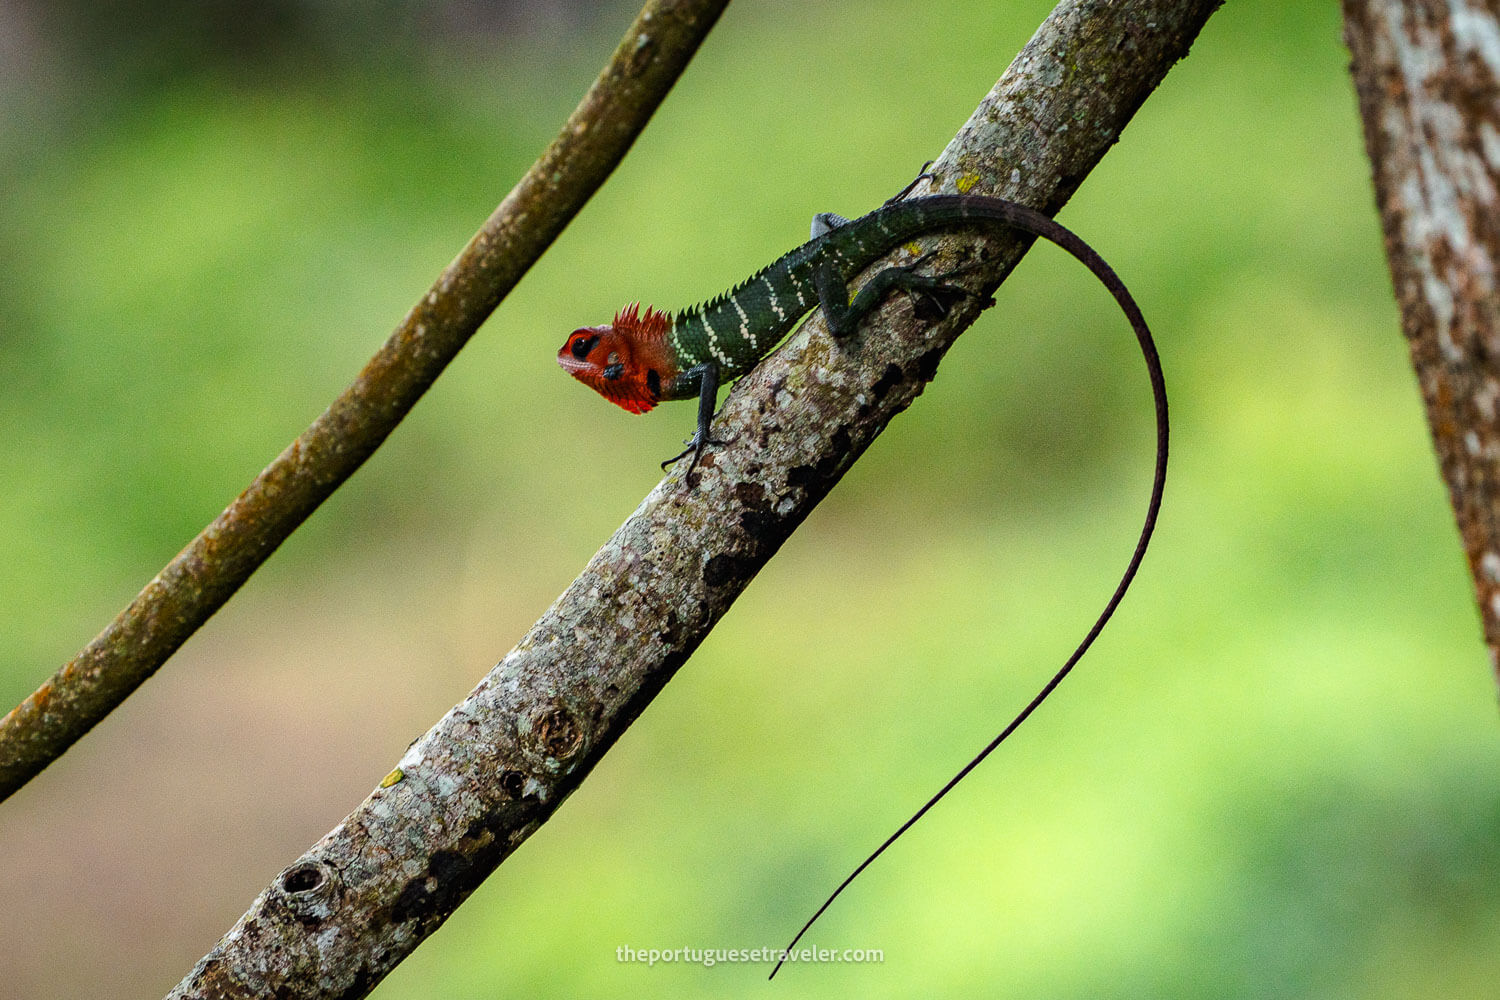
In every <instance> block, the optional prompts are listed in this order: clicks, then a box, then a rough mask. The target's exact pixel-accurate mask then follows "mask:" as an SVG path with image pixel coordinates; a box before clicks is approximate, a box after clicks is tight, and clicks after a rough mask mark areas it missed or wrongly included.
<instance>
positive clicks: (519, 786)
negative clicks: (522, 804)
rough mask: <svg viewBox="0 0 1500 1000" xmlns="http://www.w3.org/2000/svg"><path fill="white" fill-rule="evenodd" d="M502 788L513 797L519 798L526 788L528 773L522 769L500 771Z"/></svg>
mask: <svg viewBox="0 0 1500 1000" xmlns="http://www.w3.org/2000/svg"><path fill="white" fill-rule="evenodd" d="M500 789H501V790H502V791H503V792H505V794H506V795H509V796H510V797H511V798H513V799H519V798H520V797H521V793H522V792H523V791H525V790H526V775H524V774H522V773H521V772H520V771H513V770H505V771H501V772H500Z"/></svg>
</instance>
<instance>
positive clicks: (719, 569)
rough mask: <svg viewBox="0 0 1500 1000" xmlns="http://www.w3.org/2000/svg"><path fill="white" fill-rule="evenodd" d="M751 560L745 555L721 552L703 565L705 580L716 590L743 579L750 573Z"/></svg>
mask: <svg viewBox="0 0 1500 1000" xmlns="http://www.w3.org/2000/svg"><path fill="white" fill-rule="evenodd" d="M748 562H749V560H747V559H745V558H744V557H743V556H737V555H732V554H730V553H728V552H720V553H719V554H718V555H716V556H714V557H712V558H711V559H709V560H708V562H707V563H705V564H704V566H703V582H704V583H706V584H708V586H709V587H710V588H712V589H714V590H717V589H718V588H720V587H724V586H727V585H729V584H731V583H734V582H736V581H738V580H742V579H744V578H745V576H746V575H747V574H748V573H749V571H750V567H749V566H748V565H747V563H748Z"/></svg>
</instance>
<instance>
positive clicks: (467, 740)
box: [171, 0, 1218, 1000]
mask: <svg viewBox="0 0 1500 1000" xmlns="http://www.w3.org/2000/svg"><path fill="white" fill-rule="evenodd" d="M1217 7H1218V0H1067V2H1064V3H1062V4H1061V5H1059V6H1058V8H1057V9H1056V10H1055V11H1054V12H1053V14H1052V15H1051V16H1050V17H1049V18H1048V19H1047V21H1046V23H1044V24H1043V26H1042V27H1041V29H1040V30H1039V31H1038V33H1037V35H1036V37H1034V38H1033V39H1032V41H1031V42H1030V43H1029V44H1028V45H1027V47H1026V48H1025V50H1024V51H1023V52H1022V53H1021V55H1020V56H1019V57H1018V58H1017V59H1016V60H1015V62H1014V63H1013V64H1012V65H1011V67H1010V69H1009V70H1008V71H1007V72H1006V74H1005V76H1004V78H1002V79H1001V81H1000V82H999V83H998V84H997V85H996V87H995V88H994V90H993V91H992V92H991V93H990V94H989V95H988V96H987V97H986V98H985V100H984V102H983V103H982V104H981V105H980V107H979V109H978V110H977V111H976V112H975V113H974V115H973V117H972V118H971V119H970V120H969V122H968V123H967V124H966V125H965V126H964V128H963V130H962V131H961V132H960V133H959V135H958V136H957V137H956V138H955V139H954V141H953V142H952V143H951V144H950V145H949V147H948V149H947V150H946V151H945V152H944V154H943V156H942V158H941V159H940V160H939V161H938V162H937V164H935V166H934V168H933V169H934V172H935V173H936V174H937V176H938V180H937V182H936V183H937V185H938V186H941V187H943V188H944V189H947V190H954V189H957V190H962V191H966V192H967V191H972V192H976V193H986V194H999V195H1004V196H1008V197H1012V198H1016V199H1018V200H1022V201H1026V202H1029V203H1030V204H1032V205H1035V206H1039V207H1042V208H1045V209H1049V210H1055V209H1056V208H1058V207H1059V206H1061V205H1062V204H1063V203H1064V202H1065V201H1066V199H1067V197H1068V195H1069V194H1070V193H1071V192H1072V191H1073V190H1074V188H1075V187H1076V186H1077V184H1078V183H1079V182H1080V181H1081V179H1082V178H1083V177H1084V176H1086V175H1087V173H1088V172H1089V170H1090V169H1092V167H1093V166H1094V164H1096V163H1097V162H1098V161H1099V159H1100V157H1102V156H1103V155H1104V153H1105V151H1106V150H1107V149H1108V148H1109V147H1110V145H1112V144H1113V143H1114V142H1115V141H1116V139H1117V138H1118V136H1119V134H1120V130H1121V129H1123V128H1124V126H1125V124H1126V122H1128V121H1129V119H1130V117H1131V115H1132V114H1133V113H1134V111H1135V110H1136V108H1137V107H1139V105H1140V104H1141V102H1142V101H1144V100H1145V98H1146V97H1147V96H1148V95H1149V94H1150V93H1151V91H1152V90H1153V89H1154V88H1155V87H1156V85H1157V84H1158V83H1159V82H1160V81H1161V79H1162V77H1163V76H1164V75H1165V74H1166V72H1167V70H1168V68H1169V67H1170V66H1171V65H1172V64H1173V63H1174V62H1175V61H1176V60H1177V59H1179V58H1181V57H1182V56H1183V55H1185V54H1186V52H1187V49H1188V46H1189V45H1190V43H1191V42H1192V40H1193V38H1194V37H1195V36H1196V35H1197V32H1198V30H1199V29H1200V28H1201V27H1202V25H1203V23H1204V22H1205V21H1206V20H1207V18H1208V17H1209V15H1210V14H1211V13H1212V12H1213V11H1214V9H1216V8H1217ZM1026 242H1027V241H1024V240H1021V239H1006V240H992V241H989V243H988V244H987V245H988V247H989V248H990V249H991V250H993V251H994V256H993V257H992V258H990V259H989V260H988V262H987V265H986V266H987V267H988V269H989V270H988V272H987V273H986V275H985V276H984V277H983V278H981V281H983V282H985V283H986V284H987V285H988V287H993V286H994V285H995V284H997V283H998V281H999V279H1000V277H1001V275H1002V274H1003V273H1004V272H1006V271H1008V270H1009V269H1010V268H1011V267H1012V266H1014V264H1015V262H1016V261H1017V260H1019V258H1020V255H1021V254H1022V253H1023V252H1024V247H1025V245H1026ZM976 311H977V310H976V309H975V308H970V309H969V310H967V312H966V314H965V315H961V316H955V317H953V318H951V319H950V320H947V321H945V322H944V323H942V324H940V325H939V326H937V327H931V328H924V327H923V326H922V325H921V324H919V323H917V322H915V321H914V320H913V318H912V316H911V314H910V310H909V309H908V308H907V307H905V306H904V305H901V304H896V305H893V306H891V307H888V308H886V309H885V310H883V311H882V313H881V315H880V316H879V317H878V318H877V319H876V320H875V321H873V322H871V323H869V324H867V325H866V327H865V329H864V330H863V331H862V332H861V333H860V334H859V335H857V336H856V338H855V342H854V343H853V344H847V345H845V344H836V343H834V342H833V341H832V340H831V339H830V338H829V337H828V336H827V334H826V332H825V330H824V327H823V325H822V322H821V319H819V318H816V317H815V318H814V319H813V320H811V321H809V323H807V324H805V325H804V327H803V329H802V330H801V331H800V332H799V333H797V334H796V335H794V336H793V337H792V338H791V339H790V340H789V341H788V342H787V343H786V344H785V345H783V346H782V348H781V349H780V350H778V351H777V352H775V353H774V354H773V355H772V356H771V357H769V358H767V359H766V360H765V361H764V362H763V363H762V364H761V365H760V367H758V368H757V369H756V370H755V371H754V372H752V373H751V374H750V375H748V376H746V377H745V378H744V379H742V380H741V382H740V383H739V385H738V386H737V387H736V389H735V391H734V392H732V393H731V394H730V397H729V399H728V401H727V402H726V403H725V406H724V410H723V412H722V413H721V414H720V417H719V428H720V430H719V436H720V437H726V438H729V439H731V443H730V444H729V445H728V446H726V447H723V448H718V449H715V450H713V451H712V452H710V453H709V454H708V455H706V456H705V458H704V460H703V462H702V463H701V465H700V467H699V468H700V470H701V471H700V473H699V476H700V480H699V482H697V483H696V485H695V486H694V487H693V488H685V484H684V483H683V482H682V481H681V480H680V478H679V474H678V473H677V472H675V471H674V473H672V474H671V475H669V476H668V477H667V478H666V479H665V480H664V481H663V482H662V483H661V484H660V485H658V487H657V488H656V489H655V490H653V491H652V492H651V494H650V495H649V496H647V497H646V499H645V500H644V501H643V502H642V503H641V505H640V507H639V508H638V509H637V510H636V512H635V513H634V514H633V515H632V516H631V517H630V519H629V520H628V521H627V522H626V523H625V524H624V525H623V526H622V527H621V528H620V529H619V531H618V532H616V534H615V535H614V537H613V538H611V539H610V540H609V542H608V543H606V544H605V546H604V547H603V548H602V549H600V550H599V552H598V553H597V554H595V556H594V557H593V559H591V560H590V561H589V564H588V565H587V566H586V567H585V568H584V570H583V572H582V574H581V575H580V576H579V577H578V578H577V579H576V580H575V581H574V582H573V584H572V585H571V586H569V587H568V589H567V590H566V591H565V592H564V593H563V595H562V596H561V597H559V598H558V599H557V601H556V602H554V603H553V605H552V607H551V608H549V609H548V610H547V612H546V614H545V615H543V617H542V618H541V620H540V621H538V622H537V623H536V625H534V626H533V627H532V629H531V630H530V631H529V632H528V633H527V634H526V636H525V637H524V638H523V639H522V640H521V641H520V643H518V644H517V646H516V647H515V648H514V649H513V650H511V651H510V653H508V654H507V655H506V657H505V659H504V660H502V661H501V662H500V663H499V664H498V665H497V666H496V667H495V668H494V670H492V671H491V672H490V673H489V674H488V675H487V676H486V677H485V679H484V680H483V681H482V682H481V683H480V684H479V686H478V687H476V688H475V689H474V691H473V692H471V693H470V695H469V696H468V697H467V698H466V699H465V700H464V701H463V702H461V703H460V704H458V705H457V706H455V707H454V708H453V709H452V710H450V711H449V712H448V714H447V715H445V716H444V717H443V718H442V719H441V720H440V721H439V722H438V723H437V725H436V726H434V727H433V728H432V729H431V730H430V731H429V732H428V733H427V734H426V735H424V736H423V737H422V738H421V739H419V740H418V741H417V742H416V743H414V744H413V745H412V746H411V748H410V749H409V750H408V751H407V752H406V754H405V756H403V757H402V759H401V760H400V762H399V764H398V766H397V768H396V769H395V770H393V771H392V772H391V774H390V775H389V776H387V778H386V780H385V781H384V782H382V784H381V787H380V788H378V789H376V790H375V791H374V792H373V793H372V794H371V795H370V797H369V798H367V799H366V800H365V801H364V802H363V803H362V804H361V805H360V806H359V807H358V808H357V809H356V810H355V811H354V812H353V813H351V814H350V815H349V816H348V817H347V818H346V819H345V820H344V821H343V822H342V823H341V824H340V825H339V826H338V827H336V828H335V829H334V830H333V831H332V832H330V833H329V834H328V835H327V836H325V837H324V838H323V839H322V840H321V841H319V842H318V843H317V844H316V845H314V846H313V847H312V849H311V850H309V851H308V852H307V853H306V854H305V855H303V857H302V858H301V859H299V860H298V861H297V862H296V863H295V864H293V865H292V866H291V867H290V868H288V869H286V870H285V871H283V872H282V873H281V874H280V875H278V876H277V878H276V880H275V881H274V882H273V883H272V884H271V885H270V886H269V887H268V888H267V889H266V890H265V891H264V892H262V893H261V895H260V896H259V897H257V899H256V900H255V902H254V903H253V904H252V905H251V907H250V910H249V911H248V912H247V913H246V914H245V915H244V916H243V917H242V918H241V919H240V921H239V922H238V923H237V924H236V925H235V926H234V927H233V928H232V929H231V930H230V931H229V933H228V934H226V935H225V936H224V938H223V939H221V940H220V941H219V943H218V944H217V945H216V946H215V947H214V949H213V950H212V951H211V952H209V954H208V955H206V956H205V957H204V958H203V959H202V960H201V961H200V962H199V963H198V965H197V967H196V968H195V969H194V970H193V971H192V972H191V973H190V974H189V975H188V976H187V977H186V978H185V979H184V980H183V981H182V982H181V983H180V984H179V985H178V986H177V988H176V989H175V990H174V991H173V992H172V994H171V996H172V997H175V998H186V997H216V998H222V997H250V996H266V995H275V996H278V997H284V998H288V1000H298V998H325V997H344V998H353V997H359V996H364V995H366V994H367V993H368V992H369V991H370V990H371V989H373V988H374V986H375V984H376V983H378V982H379V981H380V980H381V978H383V977H384V976H385V975H386V974H387V973H388V972H389V971H390V970H391V969H392V968H393V967H394V966H395V965H396V964H397V963H398V962H399V961H400V960H401V959H402V958H403V957H404V956H405V955H406V954H408V953H409V952H410V951H411V950H412V949H414V948H415V947H416V946H417V945H418V944H419V943H420V942H421V941H422V940H423V939H424V938H425V937H426V936H427V935H428V934H430V933H432V932H433V931H434V930H436V929H437V928H438V926H440V925H441V924H442V923H443V921H444V920H445V919H447V917H448V915H449V914H451V913H452V912H453V910H454V909H455V908H456V907H457V906H458V905H459V904H460V903H461V902H462V901H463V900H464V899H465V898H466V897H467V896H468V895H469V893H471V892H473V891H474V889H475V888H476V887H477V886H478V885H479V884H480V883H481V882H482V881H483V880H484V879H485V878H486V877H487V876H488V875H489V874H490V872H491V871H493V870H494V869H495V867H496V866H498V865H499V864H500V863H501V862H502V861H503V860H504V859H505V858H506V857H507V856H508V855H509V854H510V852H511V851H513V850H514V849H515V848H516V847H517V846H518V845H519V844H520V843H521V842H522V841H524V840H525V839H526V838H527V837H528V836H530V834H531V833H532V832H533V831H535V830H536V829H537V828H538V827H539V826H540V825H541V824H542V823H543V822H545V821H546V819H547V818H548V817H549V816H551V814H552V813H553V811H554V810H556V808H557V807H558V805H559V804H560V803H561V802H562V801H563V800H564V799H565V798H566V797H567V796H568V794H570V793H571V792H572V791H573V789H574V788H576V787H577V786H578V784H579V782H580V781H582V779H583V778H584V776H585V775H586V774H587V773H588V772H589V770H590V769H591V768H592V767H593V765H594V764H595V763H596V762H597V761H598V760H599V759H600V757H601V756H602V755H603V754H604V752H605V751H606V750H607V749H608V748H609V747H610V746H611V745H612V744H613V743H614V741H615V740H616V739H617V738H619V736H620V734H621V733H622V732H623V731H624V729H625V728H626V727H627V726H628V725H629V724H630V723H631V722H632V721H633V720H634V719H635V718H636V716H637V715H638V714H639V713H640V712H641V710H642V709H643V708H644V707H645V705H646V704H647V703H648V702H649V701H650V699H651V698H652V697H653V696H654V695H655V694H656V693H657V691H659V690H660V689H661V687H662V686H663V685H664V684H665V683H666V682H667V681H668V680H669V679H670V678H671V676H672V674H673V673H674V672H675V671H676V670H677V668H678V667H679V666H681V664H682V663H683V662H684V661H685V660H686V659H687V657H688V656H689V655H690V654H691V653H692V652H693V650H694V649H696V648H697V646H698V644H699V642H701V641H702V639H703V638H704V636H705V635H706V634H707V633H708V631H709V629H710V628H711V627H712V626H713V624H714V623H715V622H717V621H718V619H719V618H720V616H722V615H723V614H724V612H725V611H726V610H727V609H728V607H729V606H730V604H731V603H732V602H733V601H734V599H735V598H736V597H737V596H738V595H739V593H740V592H741V590H743V589H744V587H745V585H746V584H747V583H748V582H749V580H750V579H751V578H752V577H753V576H754V575H755V573H756V572H757V571H758V570H759V569H760V568H761V566H762V565H764V564H765V562H766V561H767V560H768V559H769V558H770V557H771V555H772V554H774V553H775V552H776V550H777V549H778V548H779V547H780V545H781V543H782V542H783V541H784V540H785V539H786V538H787V537H788V535H789V534H790V533H791V532H792V531H793V530H794V529H795V528H796V527H797V525H798V524H800V523H801V522H802V520H803V519H804V518H805V517H806V516H807V515H808V513H809V512H810V511H811V510H812V508H813V507H814V506H815V505H816V504H817V503H818V501H819V500H821V499H822V497H823V496H824V495H825V494H826V493H827V492H828V490H829V489H830V488H831V487H832V486H833V484H834V483H835V482H837V480H838V479H839V478H840V477H841V476H842V474H843V473H844V471H845V470H847V469H848V468H849V466H850V465H851V464H852V463H853V461H854V459H855V458H856V457H858V456H859V455H860V454H861V453H862V452H863V451H864V450H865V448H866V447H868V446H869V444H870V443H871V441H873V440H874V438H875V437H876V435H878V434H879V433H880V431H881V430H882V429H883V428H884V427H885V426H886V424H887V423H889V421H890V420H891V418H892V417H894V416H896V415H897V414H898V413H900V412H901V411H902V410H904V409H905V408H906V407H907V406H908V405H909V404H910V403H911V402H912V400H913V399H915V397H916V396H917V395H918V394H919V393H920V392H921V390H922V388H923V386H924V385H925V384H926V383H927V382H928V381H929V380H931V379H932V378H933V376H934V374H935V372H936V368H937V365H938V363H939V361H940V360H941V359H942V356H943V354H944V352H945V351H946V350H947V349H948V347H949V346H950V345H951V343H952V342H953V339H954V338H955V337H956V336H957V335H958V332H959V330H960V329H961V328H962V326H963V325H965V324H966V323H967V322H968V321H969V320H971V319H972V316H973V314H974V313H975V312H976ZM679 468H680V467H679Z"/></svg>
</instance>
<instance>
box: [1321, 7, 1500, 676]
mask: <svg viewBox="0 0 1500 1000" xmlns="http://www.w3.org/2000/svg"><path fill="white" fill-rule="evenodd" d="M1344 37H1345V40H1346V41H1347V42H1348V45H1349V50H1350V52H1351V53H1352V54H1353V57H1354V59H1353V67H1352V69H1353V73H1354V84H1355V89H1356V90H1357V91H1358V94H1359V110H1360V117H1361V118H1362V119H1363V120H1364V131H1365V146H1366V149H1367V151H1368V152H1369V156H1370V163H1371V165H1372V167H1373V170H1374V180H1375V198H1376V202H1377V203H1378V205H1379V208H1380V221H1381V226H1382V228H1383V229H1384V232H1385V250H1386V257H1387V259H1388V261H1389V264H1390V268H1391V281H1392V284H1393V285H1394V287H1395V291H1396V301H1397V304H1398V305H1399V306H1400V308H1401V325H1402V328H1403V329H1404V330H1405V332H1406V337H1407V339H1408V341H1409V342H1410V344H1411V357H1412V365H1413V367H1414V368H1415V369H1416V372H1417V379H1418V381H1419V382H1420V384H1421V386H1422V398H1423V400H1424V402H1425V403H1426V406H1427V420H1428V423H1429V425H1430V426H1431V428H1432V438H1433V442H1434V443H1435V444H1436V446H1437V455H1438V462H1439V465H1440V466H1441V469H1442V474H1443V479H1444V480H1445V481H1446V482H1447V484H1448V496H1449V500H1450V501H1451V502H1452V504H1453V512H1454V514H1455V515H1456V516H1457V519H1458V528H1459V532H1460V534H1461V535H1462V536H1463V543H1464V551H1465V553H1467V555H1468V559H1469V571H1470V573H1471V574H1472V576H1473V578H1474V588H1475V592H1476V594H1477V596H1478V599H1479V613H1480V619H1481V621H1482V623H1483V628H1484V639H1485V643H1486V644H1487V645H1488V646H1489V650H1490V662H1491V667H1492V668H1493V669H1495V670H1496V672H1497V680H1500V419H1497V404H1500V290H1497V283H1496V275H1497V273H1500V16H1497V14H1496V11H1495V5H1494V4H1493V3H1491V4H1484V5H1469V4H1465V3H1452V4H1448V3H1442V4H1439V3H1432V2H1417V0H1344Z"/></svg>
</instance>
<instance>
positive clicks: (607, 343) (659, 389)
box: [557, 305, 678, 413]
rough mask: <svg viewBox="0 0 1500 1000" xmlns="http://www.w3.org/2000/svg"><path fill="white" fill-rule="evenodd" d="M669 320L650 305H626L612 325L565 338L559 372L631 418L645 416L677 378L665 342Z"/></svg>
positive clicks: (668, 346)
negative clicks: (624, 410)
mask: <svg viewBox="0 0 1500 1000" xmlns="http://www.w3.org/2000/svg"><path fill="white" fill-rule="evenodd" d="M671 322H672V321H671V320H670V319H669V318H668V317H667V315H666V314H665V313H661V312H657V311H656V310H655V309H652V308H651V307H650V306H647V307H646V308H645V310H644V311H642V310H641V308H640V306H639V305H629V306H626V307H625V308H624V309H621V310H620V311H619V312H617V313H615V320H614V322H613V323H606V324H604V325H603V326H585V327H582V328H580V329H577V330H574V331H573V332H572V333H571V334H569V335H568V339H567V342H566V343H564V344H563V346H562V349H561V350H559V351H558V352H557V363H558V364H559V365H561V366H562V369H563V371H565V372H567V373H568V374H569V375H571V376H573V377H574V378H576V379H577V380H578V381H580V382H582V383H583V384H584V385H586V386H588V387H589V388H590V389H593V390H594V391H595V392H597V393H598V394H599V395H601V396H603V397H604V398H605V399H607V400H609V401H610V402H611V403H614V404H616V405H617V406H622V407H624V408H625V409H627V410H629V411H630V412H631V413H645V412H646V411H647V410H649V409H651V408H652V407H653V406H655V405H656V404H657V403H658V402H660V401H661V399H662V393H663V392H664V391H666V390H668V389H670V388H671V386H672V383H673V382H674V381H675V380H676V378H677V374H678V365H677V359H676V357H675V356H674V354H673V351H672V347H671V345H670V344H669V343H668V342H667V330H668V329H669V328H670V326H671Z"/></svg>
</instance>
